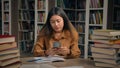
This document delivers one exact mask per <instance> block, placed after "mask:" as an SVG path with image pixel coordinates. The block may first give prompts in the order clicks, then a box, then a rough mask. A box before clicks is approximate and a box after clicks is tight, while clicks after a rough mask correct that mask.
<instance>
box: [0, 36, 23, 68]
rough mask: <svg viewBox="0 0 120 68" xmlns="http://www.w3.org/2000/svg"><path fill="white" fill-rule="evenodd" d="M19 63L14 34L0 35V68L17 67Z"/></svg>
mask: <svg viewBox="0 0 120 68" xmlns="http://www.w3.org/2000/svg"><path fill="white" fill-rule="evenodd" d="M20 64H21V62H20V53H19V49H18V47H17V43H16V42H15V36H11V35H0V68H19V67H20Z"/></svg>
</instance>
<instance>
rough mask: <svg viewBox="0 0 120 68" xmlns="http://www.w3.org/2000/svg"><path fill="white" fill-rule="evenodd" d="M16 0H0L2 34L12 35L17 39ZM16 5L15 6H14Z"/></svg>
mask: <svg viewBox="0 0 120 68" xmlns="http://www.w3.org/2000/svg"><path fill="white" fill-rule="evenodd" d="M17 4H18V1H17V0H1V17H2V18H1V22H2V25H1V26H2V28H1V27H0V28H1V29H2V32H1V34H2V35H14V36H16V39H15V40H16V41H17V39H18V35H17V34H18V26H17V25H18V24H17V23H18V7H17V6H18V5H17ZM15 6H16V7H15ZM15 26H16V27H15Z"/></svg>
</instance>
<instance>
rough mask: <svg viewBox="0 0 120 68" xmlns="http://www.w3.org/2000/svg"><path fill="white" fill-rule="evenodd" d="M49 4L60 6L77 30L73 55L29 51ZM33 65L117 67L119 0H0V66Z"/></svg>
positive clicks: (25, 67)
mask: <svg viewBox="0 0 120 68" xmlns="http://www.w3.org/2000/svg"><path fill="white" fill-rule="evenodd" d="M53 7H60V8H61V9H62V10H63V11H64V12H65V13H66V15H67V17H68V18H69V20H70V22H71V23H72V25H73V26H74V27H75V29H76V31H77V32H78V41H77V47H78V48H79V50H80V56H79V57H77V58H70V59H66V58H64V57H63V56H58V55H55V56H47V57H46V56H34V54H33V53H34V47H35V44H36V42H37V41H38V36H39V34H40V31H41V29H42V28H43V26H44V25H46V21H47V16H48V14H49V11H50V10H51V9H52V8H53ZM59 16H60V15H59ZM61 17H62V16H61ZM50 25H51V22H50ZM49 27H50V28H52V25H51V26H49ZM53 30H54V29H53ZM71 30H72V29H71ZM49 32H50V31H49ZM51 33H52V32H51ZM43 41H44V40H43ZM48 42H49V41H48ZM67 42H69V40H68V41H66V43H67ZM71 42H72V41H71ZM42 44H43V45H42ZM61 44H62V43H61ZM39 45H41V47H39V48H41V49H42V46H44V43H39ZM53 45H54V44H53ZM56 45H59V44H58V43H56ZM72 45H74V43H72V44H71V47H69V48H70V49H72ZM43 49H46V48H43ZM48 49H49V48H48ZM74 49H75V48H74ZM76 50H77V49H76ZM44 52H45V51H44ZM69 52H70V54H72V53H75V52H72V51H71V50H69ZM33 67H34V68H99V67H101V68H103V67H108V68H109V67H112V68H119V67H120V0H0V68H33Z"/></svg>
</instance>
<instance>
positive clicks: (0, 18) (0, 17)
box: [0, 0, 2, 34]
mask: <svg viewBox="0 0 120 68" xmlns="http://www.w3.org/2000/svg"><path fill="white" fill-rule="evenodd" d="M0 34H2V1H1V0H0Z"/></svg>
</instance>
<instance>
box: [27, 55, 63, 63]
mask: <svg viewBox="0 0 120 68" xmlns="http://www.w3.org/2000/svg"><path fill="white" fill-rule="evenodd" d="M63 61H65V59H64V58H62V57H58V56H49V57H34V58H33V59H31V60H28V62H35V63H45V62H63Z"/></svg>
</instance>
